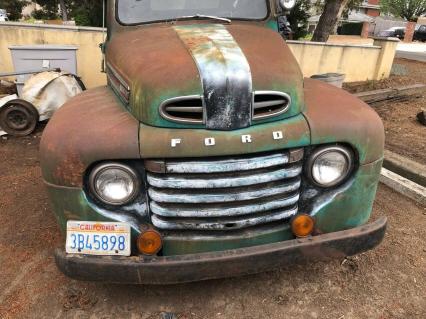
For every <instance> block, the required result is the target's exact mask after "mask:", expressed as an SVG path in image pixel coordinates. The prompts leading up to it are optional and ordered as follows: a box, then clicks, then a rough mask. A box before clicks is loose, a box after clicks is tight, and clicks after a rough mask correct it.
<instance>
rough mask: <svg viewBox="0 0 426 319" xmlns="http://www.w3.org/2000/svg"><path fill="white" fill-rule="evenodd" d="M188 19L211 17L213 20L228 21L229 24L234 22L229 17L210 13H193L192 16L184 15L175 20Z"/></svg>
mask: <svg viewBox="0 0 426 319" xmlns="http://www.w3.org/2000/svg"><path fill="white" fill-rule="evenodd" d="M188 19H211V20H217V21H222V22H226V23H229V24H231V23H232V21H231V20H230V19H227V18H221V17H217V16H209V15H204V14H195V15H192V16H182V17H179V18H176V19H175V21H178V20H188Z"/></svg>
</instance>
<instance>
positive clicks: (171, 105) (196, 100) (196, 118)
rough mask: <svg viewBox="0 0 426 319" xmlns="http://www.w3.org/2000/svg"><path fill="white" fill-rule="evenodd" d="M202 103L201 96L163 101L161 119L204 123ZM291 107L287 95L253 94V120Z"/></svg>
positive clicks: (278, 93)
mask: <svg viewBox="0 0 426 319" xmlns="http://www.w3.org/2000/svg"><path fill="white" fill-rule="evenodd" d="M203 105H204V103H203V97H202V96H182V97H178V98H173V99H170V100H167V101H165V102H164V103H162V104H161V106H160V114H161V116H162V117H163V118H165V119H167V120H169V121H172V122H176V123H188V124H203V123H204V113H205V112H204V106H203ZM290 105H291V98H290V96H289V95H288V94H286V93H282V92H275V91H258V92H255V93H254V104H253V120H263V119H266V118H270V117H274V116H278V115H281V114H283V113H285V112H286V111H287V110H288V109H289V107H290Z"/></svg>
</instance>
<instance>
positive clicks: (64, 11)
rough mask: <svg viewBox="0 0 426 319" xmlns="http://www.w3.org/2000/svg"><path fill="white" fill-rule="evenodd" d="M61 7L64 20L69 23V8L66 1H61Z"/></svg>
mask: <svg viewBox="0 0 426 319" xmlns="http://www.w3.org/2000/svg"><path fill="white" fill-rule="evenodd" d="M59 6H60V7H61V13H62V20H63V21H68V13H67V7H66V6H65V0H59Z"/></svg>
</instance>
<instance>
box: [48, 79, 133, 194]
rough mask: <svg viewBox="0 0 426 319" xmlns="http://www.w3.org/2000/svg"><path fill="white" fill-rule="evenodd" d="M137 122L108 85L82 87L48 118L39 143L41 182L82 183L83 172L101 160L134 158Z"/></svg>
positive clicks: (56, 183)
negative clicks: (42, 179)
mask: <svg viewBox="0 0 426 319" xmlns="http://www.w3.org/2000/svg"><path fill="white" fill-rule="evenodd" d="M138 135H139V122H138V121H137V120H136V119H135V118H134V117H132V116H131V115H130V113H128V112H127V111H126V109H125V108H124V107H123V106H122V105H121V103H120V102H119V101H118V99H117V98H116V96H115V95H114V93H113V92H112V91H111V89H109V88H108V87H99V88H96V89H93V90H89V91H86V92H84V93H82V94H80V95H78V96H76V97H75V98H73V99H71V100H70V101H69V102H67V103H66V104H65V105H64V106H63V107H61V109H59V110H58V111H57V112H56V113H55V115H54V117H53V118H52V119H51V120H50V122H49V124H48V125H47V127H46V129H45V130H44V133H43V137H42V140H41V144H40V164H41V168H42V174H43V178H44V180H45V182H47V183H49V184H53V185H59V186H66V187H79V188H81V187H82V184H83V175H84V172H85V171H86V169H87V168H88V167H89V166H90V165H91V164H93V163H95V162H97V161H101V160H105V159H108V160H115V159H138V158H140V155H139V140H138V139H139V137H138Z"/></svg>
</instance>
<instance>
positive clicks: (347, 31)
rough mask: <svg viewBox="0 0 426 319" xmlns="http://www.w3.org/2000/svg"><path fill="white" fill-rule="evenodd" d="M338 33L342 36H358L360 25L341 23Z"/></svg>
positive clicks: (360, 29) (360, 30)
mask: <svg viewBox="0 0 426 319" xmlns="http://www.w3.org/2000/svg"><path fill="white" fill-rule="evenodd" d="M339 31H340V32H339V34H342V35H360V34H361V32H362V23H343V24H342V26H341V28H340V30H339Z"/></svg>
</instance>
